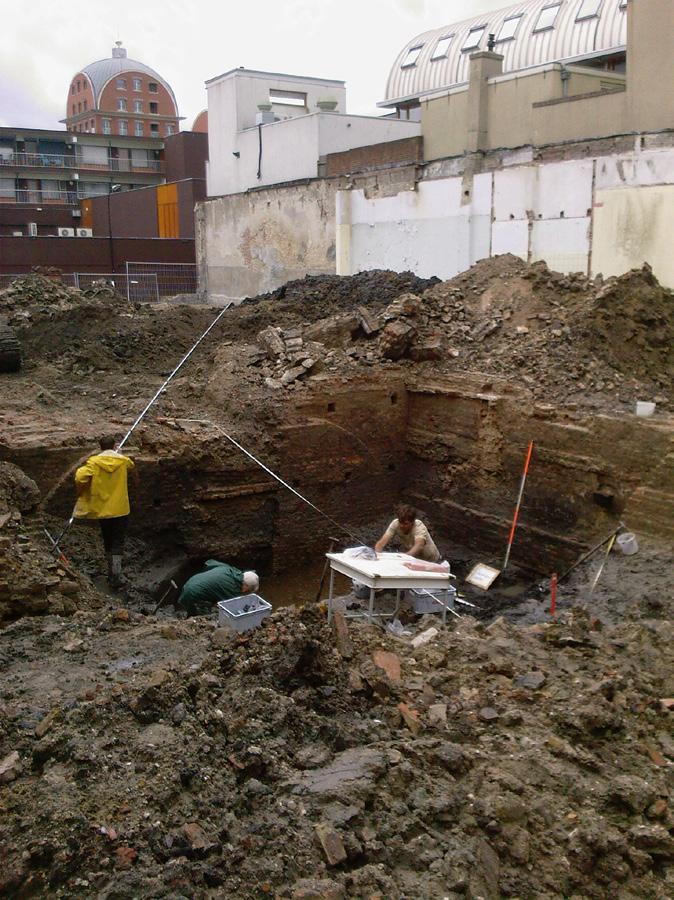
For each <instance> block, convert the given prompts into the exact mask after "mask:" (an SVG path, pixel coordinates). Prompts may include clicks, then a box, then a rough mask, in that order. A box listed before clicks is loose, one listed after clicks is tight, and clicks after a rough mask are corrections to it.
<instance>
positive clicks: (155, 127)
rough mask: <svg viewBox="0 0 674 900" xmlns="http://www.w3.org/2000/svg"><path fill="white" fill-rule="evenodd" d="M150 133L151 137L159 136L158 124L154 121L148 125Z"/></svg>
mask: <svg viewBox="0 0 674 900" xmlns="http://www.w3.org/2000/svg"><path fill="white" fill-rule="evenodd" d="M150 134H151V135H152V136H153V137H159V125H157V123H156V122H153V123H152V124H151V125H150Z"/></svg>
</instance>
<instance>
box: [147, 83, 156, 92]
mask: <svg viewBox="0 0 674 900" xmlns="http://www.w3.org/2000/svg"><path fill="white" fill-rule="evenodd" d="M147 89H148V91H149V92H150V93H151V94H157V93H159V85H158V84H157V82H156V81H149V82H148V84H147Z"/></svg>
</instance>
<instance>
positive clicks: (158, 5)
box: [0, 0, 512, 129]
mask: <svg viewBox="0 0 674 900" xmlns="http://www.w3.org/2000/svg"><path fill="white" fill-rule="evenodd" d="M511 2H512V0H511ZM507 5H509V2H508V0H191V2H185V0H113V2H111V0H66V2H64V3H57V2H55V0H31V2H30V3H12V4H11V9H10V3H9V0H0V12H2V13H3V24H2V27H1V28H0V125H7V126H18V127H20V126H30V127H33V128H36V127H40V128H62V127H63V126H62V125H59V124H58V120H59V119H60V118H62V117H63V116H64V114H65V101H66V98H67V91H68V86H69V83H70V79H71V77H72V75H73V74H74V73H75V72H77V71H78V70H79V69H82V68H83V67H84V66H85V65H87V64H88V63H90V62H93V61H94V60H97V59H103V58H104V57H108V56H110V54H111V49H112V46H113V44H114V42H115V41H116V40H117V39H120V40H121V41H122V42H123V44H124V46H125V47H126V48H127V51H128V54H129V56H130V57H131V58H132V59H138V60H141V61H142V62H144V63H146V64H147V65H149V66H151V67H152V68H154V69H156V70H157V72H159V74H160V75H161V76H162V77H163V78H165V79H166V80H167V81H168V82H169V84H170V85H171V86H172V88H173V90H174V92H175V94H176V97H177V100H178V106H179V110H180V114H181V115H182V116H184V117H185V121H184V122H183V123H182V127H183V129H189V128H190V127H191V125H192V122H193V120H194V117H195V116H196V115H197V113H198V112H199V111H200V110H201V109H203V108H205V106H206V90H205V88H204V81H206V79H208V78H213V77H214V76H215V75H219V74H221V73H222V72H226V71H227V70H228V69H233V68H235V67H237V66H245V67H246V68H248V69H264V70H269V71H272V72H287V73H291V74H296V75H313V76H318V77H324V78H339V79H342V80H344V81H346V82H347V105H348V110H349V112H352V113H361V114H376V113H377V109H376V105H375V104H376V103H377V101H378V100H381V99H383V96H384V87H385V84H386V78H387V76H388V72H389V69H390V67H391V65H392V63H393V60H394V59H395V57H396V55H397V54H398V52H399V51H400V49H401V48H402V46H403V45H404V44H405V43H407V41H409V40H411V38H412V37H414V35H416V34H418V33H419V32H422V31H426V30H428V29H431V28H439V27H441V26H443V25H447V24H449V23H450V22H456V21H460V20H461V19H465V18H469V17H470V16H472V15H475V14H478V13H480V12H484V11H486V10H492V9H498V8H500V7H503V6H507Z"/></svg>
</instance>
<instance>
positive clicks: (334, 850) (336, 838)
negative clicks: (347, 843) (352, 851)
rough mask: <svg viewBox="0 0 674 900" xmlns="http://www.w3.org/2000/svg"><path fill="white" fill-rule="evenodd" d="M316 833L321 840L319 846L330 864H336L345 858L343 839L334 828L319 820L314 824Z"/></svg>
mask: <svg viewBox="0 0 674 900" xmlns="http://www.w3.org/2000/svg"><path fill="white" fill-rule="evenodd" d="M316 834H317V835H318V839H319V841H320V842H321V847H322V848H323V852H324V853H325V858H326V859H327V861H328V865H330V866H338V865H339V864H340V863H341V862H344V860H345V859H346V850H345V849H344V841H343V840H342V838H341V836H340V835H339V833H338V832H337V831H335V829H334V828H333V827H332V826H331V825H328V824H326V823H325V822H321V823H319V824H318V825H317V826H316Z"/></svg>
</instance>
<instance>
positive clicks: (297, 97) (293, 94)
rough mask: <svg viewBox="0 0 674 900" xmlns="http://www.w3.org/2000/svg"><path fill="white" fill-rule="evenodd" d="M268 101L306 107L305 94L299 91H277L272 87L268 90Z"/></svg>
mask: <svg viewBox="0 0 674 900" xmlns="http://www.w3.org/2000/svg"><path fill="white" fill-rule="evenodd" d="M269 102H270V103H278V104H280V105H281V106H299V107H302V108H304V107H306V105H307V95H306V94H304V93H302V92H301V91H277V90H274V89H273V88H271V89H270V91H269Z"/></svg>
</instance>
